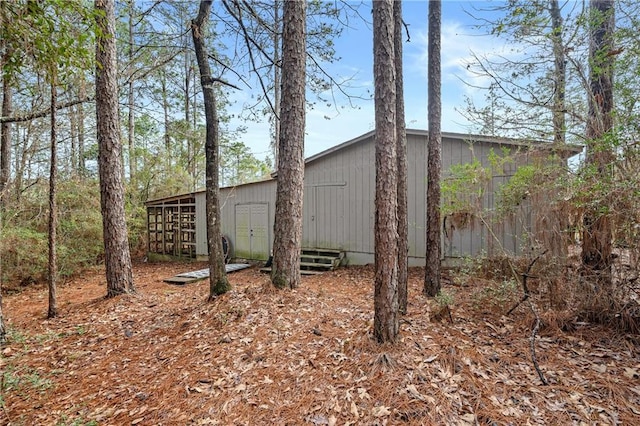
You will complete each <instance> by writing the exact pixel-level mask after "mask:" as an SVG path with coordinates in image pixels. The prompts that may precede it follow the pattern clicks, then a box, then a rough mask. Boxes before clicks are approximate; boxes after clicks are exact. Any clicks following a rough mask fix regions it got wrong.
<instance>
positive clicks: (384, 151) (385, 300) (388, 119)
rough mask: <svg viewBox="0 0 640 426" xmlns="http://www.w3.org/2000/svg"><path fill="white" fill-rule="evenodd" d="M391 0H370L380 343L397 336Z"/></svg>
mask: <svg viewBox="0 0 640 426" xmlns="http://www.w3.org/2000/svg"><path fill="white" fill-rule="evenodd" d="M394 27H395V25H394V18H393V1H392V0H384V1H374V2H373V77H374V82H375V122H376V133H375V144H376V198H375V208H376V213H375V225H374V227H375V230H374V231H375V278H374V280H375V289H374V318H373V334H374V336H375V338H376V340H377V341H378V342H380V343H384V342H395V341H396V338H397V336H398V327H399V324H398V229H397V228H398V211H397V209H398V207H397V203H398V180H397V167H398V157H397V143H396V137H397V132H396V122H397V120H396V104H397V103H396V76H395V50H394V34H395V31H394Z"/></svg>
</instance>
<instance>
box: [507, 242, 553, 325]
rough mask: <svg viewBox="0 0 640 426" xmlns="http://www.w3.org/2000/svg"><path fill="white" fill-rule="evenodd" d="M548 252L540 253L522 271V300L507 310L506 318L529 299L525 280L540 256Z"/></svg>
mask: <svg viewBox="0 0 640 426" xmlns="http://www.w3.org/2000/svg"><path fill="white" fill-rule="evenodd" d="M547 251H548V250H545V251H543V252H542V253H540V254H539V255H538V257H536V258H535V259H533V260H532V261H531V262H530V263H529V266H528V267H527V270H526V271H524V272H523V273H522V274H521V276H522V291H523V293H524V294H523V295H522V298H521V299H520V300H519V301H518V303H516V304H515V305H514V306H513V307H512V308H511V309H509V311H508V312H507V316H509V315H511V313H512V312H513V311H514V310H515V309H516V308H517V307H518V306H520V304H521V303H522V302H524V301H526V300H527V299H529V295H530V294H531V293H530V292H529V286H527V278H530V277H531V275H529V274H530V273H531V269H532V268H533V265H535V264H536V262H537V261H538V259H540V258H541V257H542V256H544V254H545V253H546V252H547Z"/></svg>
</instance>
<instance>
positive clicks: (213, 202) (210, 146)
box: [191, 0, 231, 300]
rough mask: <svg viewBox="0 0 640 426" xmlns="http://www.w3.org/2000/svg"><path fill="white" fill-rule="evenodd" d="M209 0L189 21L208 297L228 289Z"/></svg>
mask: <svg viewBox="0 0 640 426" xmlns="http://www.w3.org/2000/svg"><path fill="white" fill-rule="evenodd" d="M211 3H212V1H211V0H209V1H206V0H203V1H201V2H200V10H199V12H198V16H197V17H196V19H194V20H193V21H191V34H192V37H193V46H194V48H195V51H196V58H197V60H198V69H199V70H200V82H201V84H202V95H203V98H204V113H205V120H206V143H205V156H206V179H207V192H206V202H207V238H208V247H209V300H213V299H215V298H216V297H217V296H218V295H220V294H223V293H226V292H227V291H229V290H231V285H230V284H229V280H228V279H227V273H226V269H225V266H224V253H223V251H222V232H221V228H220V200H219V189H218V186H219V185H218V169H219V164H220V158H219V154H220V146H219V140H218V137H219V136H218V131H219V128H218V111H217V109H216V92H215V81H214V79H213V76H212V75H211V69H210V66H209V59H208V58H209V57H208V54H207V50H206V48H205V45H204V29H205V25H206V23H207V21H208V19H209V15H210V13H211Z"/></svg>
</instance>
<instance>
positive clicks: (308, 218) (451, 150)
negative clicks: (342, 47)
mask: <svg viewBox="0 0 640 426" xmlns="http://www.w3.org/2000/svg"><path fill="white" fill-rule="evenodd" d="M491 147H494V150H495V151H496V152H497V153H500V147H499V145H496V144H490V143H476V144H474V145H472V146H470V145H469V144H468V143H467V141H465V140H463V139H458V138H443V141H442V167H443V178H446V176H447V174H448V170H449V168H450V167H451V165H452V164H459V163H466V162H470V161H472V160H473V158H474V156H475V157H477V158H478V159H479V160H480V161H481V162H482V163H483V164H484V165H486V164H487V163H488V160H487V159H488V155H489V151H490V149H491ZM407 154H408V198H409V210H408V215H409V255H410V256H411V257H413V258H423V257H424V252H425V244H426V242H425V220H426V217H425V207H426V158H427V136H426V133H423V132H420V133H413V134H408V135H407ZM504 179H506V178H500V179H494V180H495V182H493V186H494V187H493V188H492V189H491V191H490V193H489V194H486V195H485V199H484V200H483V204H484V205H485V206H489V207H493V205H494V203H495V197H494V195H493V191H495V190H497V187H498V186H499V184H501V183H502V182H503V181H504ZM304 185H305V188H304V192H305V196H304V197H305V198H304V210H303V211H304V213H303V246H307V247H311V246H315V245H327V246H331V248H341V249H343V250H346V251H348V252H352V253H360V254H365V255H373V253H374V220H375V206H374V200H375V143H374V138H373V136H371V137H368V138H366V139H364V140H361V141H359V142H357V143H354V144H352V145H349V146H346V147H345V148H343V149H340V150H337V151H335V152H333V153H330V154H327V155H326V156H324V157H320V158H318V159H317V160H315V161H313V162H311V163H309V164H307V165H306V170H305V183H304ZM220 194H221V210H222V211H221V213H222V215H221V220H222V231H223V234H224V235H225V236H227V238H229V240H230V242H231V248H232V250H233V247H235V241H234V239H235V230H236V224H235V206H236V205H239V204H250V203H265V204H267V207H268V212H269V213H268V215H269V223H268V229H269V231H270V232H271V233H272V231H271V230H272V229H273V223H274V220H275V218H274V215H275V195H276V181H275V180H269V181H263V182H256V183H252V184H247V185H240V186H237V187H233V188H223V189H222V190H221V191H220ZM523 209H524V207H523ZM319 215H320V216H319ZM523 215H524V219H525V220H524V221H523V220H520V219H517V220H516V221H514V222H511V223H509V222H508V221H505V223H503V224H501V225H499V226H497V227H496V229H497V231H498V234H499V240H500V242H499V243H497V242H496V241H493V238H492V237H491V235H490V233H488V232H487V230H486V228H485V227H484V226H482V224H481V223H474V224H472V225H471V226H469V227H468V228H465V229H461V230H456V231H455V233H454V234H453V235H451V236H450V238H449V240H447V241H446V244H445V245H444V246H443V249H445V250H446V251H445V253H444V254H445V256H474V255H480V254H483V253H485V254H496V253H494V252H495V250H496V246H504V248H505V249H509V250H515V252H516V253H517V252H519V251H520V248H521V244H522V238H521V236H522V234H523V233H524V232H525V231H526V229H527V227H528V226H530V225H529V224H530V222H531V218H530V215H531V214H530V209H529V210H526V209H524V210H523ZM196 219H197V227H196V230H197V233H196V247H197V253H198V254H199V255H203V254H206V252H207V250H206V214H205V194H204V192H202V193H198V194H196ZM272 237H273V236H272V235H270V236H269V237H268V239H269V242H268V244H269V250H271V248H272ZM416 260H417V259H416Z"/></svg>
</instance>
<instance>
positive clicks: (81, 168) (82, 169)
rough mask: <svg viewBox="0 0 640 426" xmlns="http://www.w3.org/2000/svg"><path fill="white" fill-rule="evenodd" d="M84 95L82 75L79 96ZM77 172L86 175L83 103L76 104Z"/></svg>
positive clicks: (84, 87) (82, 175)
mask: <svg viewBox="0 0 640 426" xmlns="http://www.w3.org/2000/svg"><path fill="white" fill-rule="evenodd" d="M85 96H86V81H85V79H84V77H81V80H80V97H81V98H83V97H85ZM77 111H78V117H77V120H78V174H79V175H80V177H81V178H84V177H86V175H87V166H86V162H85V153H84V136H85V135H84V105H83V104H82V103H79V104H78V110H77Z"/></svg>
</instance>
